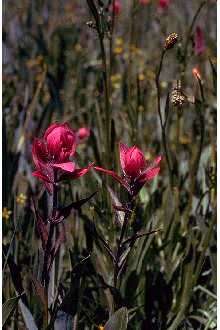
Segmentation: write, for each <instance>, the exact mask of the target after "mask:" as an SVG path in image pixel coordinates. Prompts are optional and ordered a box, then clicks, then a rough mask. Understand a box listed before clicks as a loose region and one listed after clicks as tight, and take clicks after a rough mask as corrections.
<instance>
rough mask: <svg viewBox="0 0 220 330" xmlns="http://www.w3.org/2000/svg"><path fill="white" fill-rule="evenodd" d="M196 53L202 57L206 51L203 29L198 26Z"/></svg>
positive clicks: (195, 36) (195, 39) (195, 38)
mask: <svg viewBox="0 0 220 330" xmlns="http://www.w3.org/2000/svg"><path fill="white" fill-rule="evenodd" d="M194 44H195V46H194V51H195V54H196V55H201V54H202V53H204V51H205V39H204V33H203V31H202V29H201V28H200V27H199V26H197V28H196V31H195V35H194Z"/></svg>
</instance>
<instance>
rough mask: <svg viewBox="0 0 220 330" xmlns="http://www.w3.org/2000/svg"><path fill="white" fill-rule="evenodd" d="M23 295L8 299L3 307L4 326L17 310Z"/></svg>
mask: <svg viewBox="0 0 220 330" xmlns="http://www.w3.org/2000/svg"><path fill="white" fill-rule="evenodd" d="M20 297H21V295H19V296H17V297H13V298H10V299H8V300H7V301H6V302H5V303H4V304H3V306H2V326H4V324H5V323H6V321H7V320H8V319H9V317H10V316H11V315H12V313H13V312H14V310H15V308H16V307H17V305H18V301H19V299H20Z"/></svg>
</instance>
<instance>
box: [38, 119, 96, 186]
mask: <svg viewBox="0 0 220 330" xmlns="http://www.w3.org/2000/svg"><path fill="white" fill-rule="evenodd" d="M76 147H77V135H76V133H75V132H74V131H73V130H72V129H71V128H70V127H69V125H68V124H67V123H64V124H58V123H56V124H52V125H50V126H49V127H48V129H47V130H46V132H45V133H44V136H43V138H42V139H35V140H34V142H33V145H32V157H33V161H34V164H35V166H36V171H35V172H33V175H34V176H36V177H38V178H39V179H40V180H43V182H44V184H45V186H46V188H47V190H48V191H49V192H51V191H52V186H53V184H54V183H55V182H57V181H59V180H60V177H62V176H65V178H67V177H69V178H71V179H76V178H78V177H80V176H82V175H84V174H86V173H87V172H88V170H89V169H90V167H91V165H90V166H89V167H86V168H84V169H77V168H76V165H75V163H74V162H73V161H71V160H70V157H73V156H74V155H75V152H76ZM55 173H56V178H55Z"/></svg>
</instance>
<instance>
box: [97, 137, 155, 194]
mask: <svg viewBox="0 0 220 330" xmlns="http://www.w3.org/2000/svg"><path fill="white" fill-rule="evenodd" d="M119 153H120V162H121V169H122V173H123V175H122V176H119V175H118V174H117V173H115V172H114V171H111V170H106V169H104V168H101V167H97V166H95V167H94V169H96V170H97V171H100V172H103V173H106V174H108V175H110V176H112V177H113V178H114V179H115V180H116V181H118V182H119V183H120V184H121V185H122V186H123V187H125V188H126V189H127V190H128V192H129V193H130V195H132V196H135V195H137V194H138V192H139V191H140V189H141V188H142V187H143V186H144V184H145V183H146V182H148V181H150V180H152V179H153V178H154V177H155V176H157V175H158V173H159V171H160V166H159V164H160V161H161V157H160V156H159V157H157V158H156V159H155V160H154V162H153V163H149V162H148V161H146V160H145V157H144V154H143V152H142V151H141V150H140V149H139V148H137V147H136V146H133V147H128V146H127V145H125V144H123V143H120V144H119Z"/></svg>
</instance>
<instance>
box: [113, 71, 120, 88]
mask: <svg viewBox="0 0 220 330" xmlns="http://www.w3.org/2000/svg"><path fill="white" fill-rule="evenodd" d="M111 83H112V86H113V87H114V88H115V89H119V88H120V86H121V74H120V73H116V74H113V75H112V76H111Z"/></svg>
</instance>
